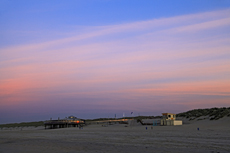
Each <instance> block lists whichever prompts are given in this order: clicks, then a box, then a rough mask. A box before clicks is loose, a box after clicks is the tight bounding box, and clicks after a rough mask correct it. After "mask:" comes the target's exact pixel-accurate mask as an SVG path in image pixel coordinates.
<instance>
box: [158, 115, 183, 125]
mask: <svg viewBox="0 0 230 153" xmlns="http://www.w3.org/2000/svg"><path fill="white" fill-rule="evenodd" d="M162 116H163V118H162V119H161V125H182V121H181V120H176V114H172V113H162Z"/></svg>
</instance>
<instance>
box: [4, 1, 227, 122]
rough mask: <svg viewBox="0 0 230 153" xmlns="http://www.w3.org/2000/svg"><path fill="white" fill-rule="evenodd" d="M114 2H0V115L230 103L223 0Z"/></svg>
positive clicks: (42, 116) (8, 118)
mask: <svg viewBox="0 0 230 153" xmlns="http://www.w3.org/2000/svg"><path fill="white" fill-rule="evenodd" d="M119 2H120V3H123V1H119ZM119 2H117V3H116V2H110V1H103V0H102V1H87V3H85V2H81V1H69V2H68V4H67V3H65V2H64V1H58V2H56V1H49V2H46V3H44V6H50V7H43V6H42V5H37V6H36V4H37V3H40V1H34V3H35V4H32V3H31V2H28V1H27V2H26V1H25V3H23V1H20V2H19V1H11V2H1V3H2V6H4V8H3V7H1V8H0V10H1V16H0V19H1V21H2V23H4V24H1V25H0V29H1V30H0V33H1V37H0V39H1V43H0V124H1V123H7V122H21V121H30V120H46V119H49V118H50V117H53V118H58V117H61V118H63V117H65V116H69V115H74V116H77V117H80V118H97V117H108V116H109V117H114V114H117V117H122V114H123V113H126V114H127V116H129V114H130V112H131V111H132V112H134V114H135V115H138V114H141V115H160V113H162V112H171V113H179V112H183V111H187V110H189V109H194V108H209V107H229V105H230V28H229V27H230V3H229V2H226V1H219V3H220V4H218V5H217V4H214V3H213V4H212V3H211V4H208V5H210V7H209V8H201V7H199V8H198V9H197V10H196V9H195V8H196V7H195V3H196V4H197V5H199V3H202V4H203V3H205V1H203V2H200V1H194V2H190V3H192V4H191V5H190V4H185V3H183V4H181V5H180V6H177V5H176V4H175V6H174V7H173V6H172V7H171V8H170V9H169V10H165V9H163V11H165V12H158V13H156V12H157V11H154V9H156V8H155V6H152V7H153V8H152V9H151V6H149V5H153V4H152V3H153V2H149V3H151V4H147V3H148V2H146V3H145V4H141V3H142V2H141V1H129V3H130V5H132V7H133V8H136V9H138V8H140V9H144V8H146V12H145V11H143V12H140V14H139V15H140V16H138V15H137V14H136V15H137V17H136V18H133V16H132V15H130V12H129V11H131V12H132V11H134V10H133V9H131V8H129V4H127V3H125V2H124V4H122V5H123V6H120V3H119ZM111 3H113V4H114V6H111V5H112V4H111ZM165 3H166V2H165ZM102 4H103V5H102ZM91 5H95V7H92V6H91ZM100 5H102V6H101V7H102V8H101V9H102V10H101V11H99V10H97V9H98V8H97V7H100ZM105 5H108V8H109V9H111V11H112V10H114V11H115V10H117V9H118V8H119V7H122V8H126V9H127V10H121V11H122V12H123V13H124V14H125V16H124V17H121V16H120V14H119V13H118V12H109V11H108V10H107V9H105V8H104V7H106V6H105ZM154 5H156V6H159V7H163V6H164V5H166V4H163V2H161V3H160V2H159V3H154ZM187 5H188V6H191V8H189V9H188V10H187V11H185V10H183V9H182V8H184V7H186V6H187ZM22 6H23V7H22ZM214 6H216V7H214ZM91 7H92V8H91ZM79 8H81V9H80V10H78V9H79ZM82 8H86V10H84V9H82ZM87 8H91V9H92V10H91V11H90V12H86V11H87ZM129 9H130V10H129ZM69 10H72V11H73V12H72V13H71V11H69ZM144 10H145V9H144ZM147 10H148V11H147ZM95 11H99V12H98V13H96V14H95ZM107 11H108V12H107ZM151 11H152V12H151ZM128 12H129V13H128ZM134 12H135V11H134ZM154 12H155V13H154ZM170 12H173V13H170ZM106 13H108V14H109V15H108V16H107V15H105V14H106ZM149 13H150V14H149ZM28 14H30V15H31V16H29V15H28ZM151 14H152V15H151ZM13 16H14V17H13ZM15 16H16V17H15ZM110 16H111V17H113V18H114V20H111V19H109V17H110ZM17 17H18V19H17ZM95 18H98V21H97V20H96V19H95Z"/></svg>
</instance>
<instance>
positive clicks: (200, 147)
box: [0, 117, 230, 153]
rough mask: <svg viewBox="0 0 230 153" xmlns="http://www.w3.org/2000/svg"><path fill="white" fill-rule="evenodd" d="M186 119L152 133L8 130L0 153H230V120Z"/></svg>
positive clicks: (1, 136) (92, 128) (0, 137)
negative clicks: (180, 123)
mask: <svg viewBox="0 0 230 153" xmlns="http://www.w3.org/2000/svg"><path fill="white" fill-rule="evenodd" d="M182 119H183V121H184V123H185V124H184V125H182V126H154V127H153V128H152V129H151V126H142V125H140V124H131V126H128V127H125V125H124V124H114V125H109V126H107V127H102V126H101V124H94V125H88V126H85V127H84V128H83V129H78V128H62V129H48V130H45V129H44V128H43V127H37V128H32V127H28V128H23V129H22V130H21V129H19V128H17V129H16V128H15V129H6V128H5V129H1V130H0V153H15V152H34V153H40V152H44V153H46V152H47V153H48V152H49V153H50V152H69V153H74V152H79V153H86V152H89V153H90V152H92V153H94V152H98V153H101V152H111V153H113V152H114V153H115V152H116V153H117V152H135V153H140V152H164V153H165V152H169V153H170V152H171V153H174V152H175V153H182V152H183V153H184V152H193V153H194V152H200V153H217V152H219V153H228V152H230V117H224V118H222V119H219V120H213V121H210V120H199V121H196V120H194V121H188V120H187V119H185V118H182ZM146 127H147V130H146ZM197 128H199V131H198V130H197Z"/></svg>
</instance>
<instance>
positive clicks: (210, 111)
mask: <svg viewBox="0 0 230 153" xmlns="http://www.w3.org/2000/svg"><path fill="white" fill-rule="evenodd" d="M201 116H209V117H210V120H218V119H220V118H223V117H224V116H227V117H230V107H227V108H226V107H222V108H216V107H214V108H206V109H194V110H190V111H187V112H184V113H179V114H177V117H186V118H190V119H196V118H198V117H201Z"/></svg>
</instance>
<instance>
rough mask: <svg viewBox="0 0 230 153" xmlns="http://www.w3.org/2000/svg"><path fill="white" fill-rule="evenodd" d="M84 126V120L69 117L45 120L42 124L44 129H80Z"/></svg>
mask: <svg viewBox="0 0 230 153" xmlns="http://www.w3.org/2000/svg"><path fill="white" fill-rule="evenodd" d="M84 124H85V120H82V119H78V118H77V117H75V116H69V117H68V118H65V119H58V120H47V121H45V122H44V126H45V129H56V128H68V127H81V126H83V125H84Z"/></svg>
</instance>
